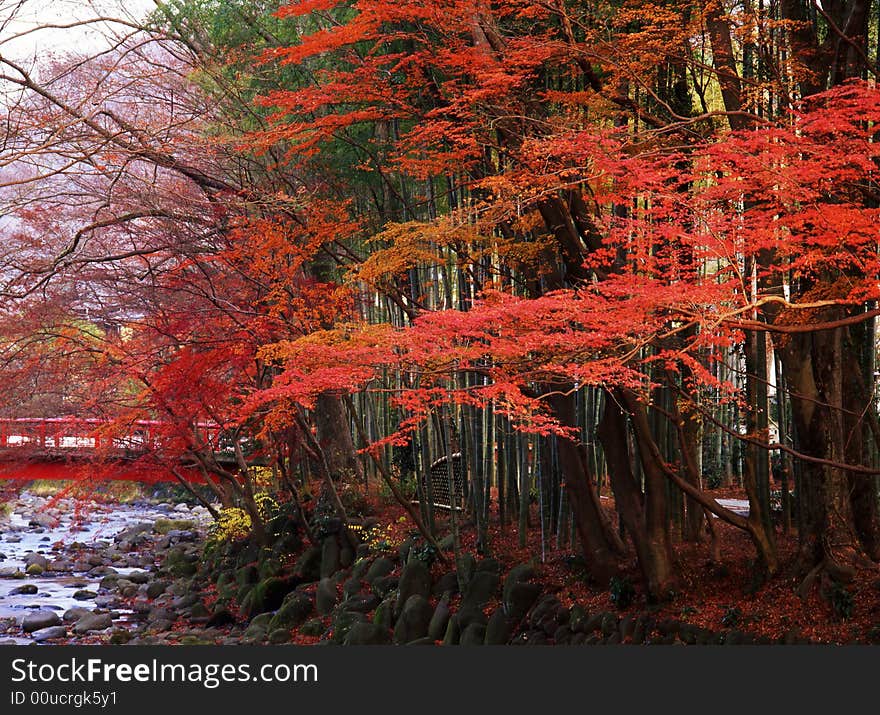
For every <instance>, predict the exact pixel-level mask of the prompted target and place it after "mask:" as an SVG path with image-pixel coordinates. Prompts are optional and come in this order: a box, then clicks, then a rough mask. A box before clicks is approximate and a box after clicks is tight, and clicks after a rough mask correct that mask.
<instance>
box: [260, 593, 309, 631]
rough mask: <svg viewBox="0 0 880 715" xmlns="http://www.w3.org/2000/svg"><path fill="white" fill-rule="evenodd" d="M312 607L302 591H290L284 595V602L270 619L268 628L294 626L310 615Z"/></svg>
mask: <svg viewBox="0 0 880 715" xmlns="http://www.w3.org/2000/svg"><path fill="white" fill-rule="evenodd" d="M313 609H314V604H313V603H312V600H311V599H310V598H309V597H308V596H306V595H305V594H302V593H296V592H293V593H290V594H288V595H287V597H285V599H284V603H282V604H281V608H279V609H278V610H277V611H276V612H275V615H274V616H273V617H272V620H271V621H270V623H269V630H270V631H271V630H274V629H277V628H286V629H287V630H290V629H291V628H296V627H297V626H299V625H300V624H302V623H304V622H305V620H306V619H307V618H308V617H309V615H311V613H312V610H313Z"/></svg>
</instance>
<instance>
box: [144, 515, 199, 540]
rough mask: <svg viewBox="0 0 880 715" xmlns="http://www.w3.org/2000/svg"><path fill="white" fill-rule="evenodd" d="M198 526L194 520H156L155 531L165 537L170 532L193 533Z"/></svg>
mask: <svg viewBox="0 0 880 715" xmlns="http://www.w3.org/2000/svg"><path fill="white" fill-rule="evenodd" d="M198 525H199V524H198V522H197V521H195V520H194V519H156V522H155V523H154V524H153V531H155V532H156V533H157V534H162V535H163V536H164V535H166V534H167V533H168V532H169V531H192V530H193V529H195V528H196V527H197V526H198Z"/></svg>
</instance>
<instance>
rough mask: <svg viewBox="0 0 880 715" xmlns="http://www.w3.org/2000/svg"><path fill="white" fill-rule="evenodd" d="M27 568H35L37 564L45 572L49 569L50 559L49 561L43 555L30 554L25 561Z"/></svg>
mask: <svg viewBox="0 0 880 715" xmlns="http://www.w3.org/2000/svg"><path fill="white" fill-rule="evenodd" d="M24 564H25V566H33V565H34V564H37V565H38V566H39V567H40V568H41V569H42V570H43V571H45V570H46V569H47V568H49V559H47V558H46V557H45V556H43V554H38V553H31V554H28V555H27V556H26V557H25V559H24Z"/></svg>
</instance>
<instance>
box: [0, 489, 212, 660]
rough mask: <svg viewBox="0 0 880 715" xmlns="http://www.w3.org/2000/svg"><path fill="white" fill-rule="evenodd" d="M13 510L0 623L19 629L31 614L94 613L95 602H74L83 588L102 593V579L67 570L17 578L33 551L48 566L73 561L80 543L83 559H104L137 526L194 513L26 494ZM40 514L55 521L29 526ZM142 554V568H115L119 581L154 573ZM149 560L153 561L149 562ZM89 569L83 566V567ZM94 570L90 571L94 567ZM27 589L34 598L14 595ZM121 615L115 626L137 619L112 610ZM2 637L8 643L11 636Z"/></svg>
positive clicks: (0, 580)
mask: <svg viewBox="0 0 880 715" xmlns="http://www.w3.org/2000/svg"><path fill="white" fill-rule="evenodd" d="M12 508H13V511H12V513H11V514H10V515H9V517H8V518H6V519H3V520H0V553H2V554H3V555H4V556H5V559H3V560H0V619H9V618H12V619H15V620H16V621H17V622H18V623H19V624H20V623H21V621H22V620H23V619H24V617H25V616H26V615H27V613H28V612H29V611H31V610H32V609H40V608H42V609H50V610H54V611H57V612H58V615H59V616H61V615H62V614H63V613H64V611H66V610H68V609H70V608H74V607H81V608H87V609H89V610H93V609H95V608H96V607H97V604H96V602H95V599H94V598H89V599H84V600H83V599H79V600H78V599H75V598H74V597H73V595H74V593H76V592H77V591H79V590H81V589H86V590H89V591H93V592H95V593H97V592H98V589H99V583H100V581H101V579H102V578H103V577H104V575H105V574H104V573H102V574H100V575H88V574H87V573H86V571H82V570H80V571H76V570H74V571H72V572H71V571H66V572H59V573H53V572H51V571H47V572H45V573H43V574H42V575H39V576H27V577H26V578H13V577H11V576H10V574H11V573H14V572H15V571H22V572H24V571H25V570H26V563H25V560H26V559H27V557H28V556H29V555H30V554H32V553H33V552H38V553H40V554H42V555H43V556H45V557H46V558H47V559H48V560H49V562H50V563H51V562H52V561H55V560H56V559H59V560H60V559H63V560H66V561H71V562H75V561H76V560H77V554H76V552H75V549H76V545H77V544H82V545H83V547H84V551H83V555H84V556H88V555H89V554H94V553H97V554H99V555H100V554H101V552H102V551H103V550H104V549H105V548H106V547H108V546H109V545H110V544H112V543H113V540H114V537H115V536H116V535H117V534H119V533H120V532H121V531H123V530H125V529H127V528H129V527H131V526H135V525H137V524H142V523H149V524H151V525H152V523H153V522H155V520H156V519H159V518H163V517H165V518H168V517H169V516H170V517H173V518H187V519H190V518H193V517H196V516H197V514H196V513H191V512H189V511H186V512H178V511H176V510H174V509H173V507H172V506H171V505H168V504H161V505H150V504H143V503H140V504H102V503H97V502H82V501H80V502H77V501H75V500H73V499H63V500H58V501H56V502H51V503H50V502H49V501H48V500H46V499H43V498H41V497H36V496H33V495H30V494H28V493H23V494H22V495H20V497H19V498H18V499H17V500H15V501H14V502H13V503H12ZM39 514H43V515H51V516H53V517H56V519H55V522H56V523H55V524H54V525H52V526H42V527H36V526H32V525H29V522H30V521H31V520H32V519H33V518H34V517H35V516H36V515H39ZM142 559H144V557H143V555H138V554H135V553H132V554H130V555H129V558H128V560H129V563H131V562H132V561H137V563H139V564H140V565H126V566H122V565H116V564H115V563H114V564H113V565H111V566H110V567H109V568H112V569H113V571H115V572H116V573H118V574H119V575H121V576H125V575H128V574H130V573H131V572H132V571H138V570H150V568H151V566H152V563H151V562H150V563H148V562H146V560H142ZM147 559H149V557H147ZM82 565H85V564H81V566H82ZM90 568H91V567H90ZM25 584H33V585H34V586H36V587H37V589H38V591H37V593H36V594H13V593H11V592H12V591H14V590H15V589H16V588H18V587H20V586H23V585H25ZM112 610H113V611H114V612H115V613H116V614H118V615H119V618H118V620H117V619H116V618H114V626H124V625H125V623H126V622H132V621H134V620H136V616H135V614H132V612H131V611H127V610H125V609H121V608H114V609H112ZM0 638H2V639H5V640H9V639H10V636H2V635H0ZM12 639H14V640H15V641H17V642H20V643H29V642H32V641H31V640H30V638H28V637H27V636H26V635H25V636H20V637H18V636H12Z"/></svg>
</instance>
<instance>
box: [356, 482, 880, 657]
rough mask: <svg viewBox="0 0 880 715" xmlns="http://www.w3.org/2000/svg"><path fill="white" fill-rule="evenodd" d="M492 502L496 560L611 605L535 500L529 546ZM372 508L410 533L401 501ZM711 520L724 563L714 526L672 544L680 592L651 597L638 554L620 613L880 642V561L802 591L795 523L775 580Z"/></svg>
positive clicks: (559, 591)
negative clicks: (837, 583)
mask: <svg viewBox="0 0 880 715" xmlns="http://www.w3.org/2000/svg"><path fill="white" fill-rule="evenodd" d="M710 494H711V495H712V496H714V497H716V498H726V499H746V495H745V493H744V492H743V491H742V490H741V489H737V488H727V489H718V490H714V491H711V492H710ZM496 504H497V502H495V501H493V503H492V505H493V509H492V512H491V516H490V526H489V530H488V536H489V546H488V550H487V552H486V554H484V555H489V556H492V557H494V558H496V559H497V560H498V561H500V562H501V563H502V565H503V567H505V568H510V567H512V566H514V565H516V564H519V563H524V562H528V561H532V562H533V563H534V564H535V566H536V570H537V574H538V576H537V579H536V580H537V581H540V582H541V583H542V584H543V586H544V589H543V591H544V593H554V594H555V595H556V596H557V597H558V598H559V599H560V601H561V602H562V603H563V604H564V605H566V606H571V605H574V604H575V603H579V604H581V605H582V606H584V607H585V608H586V609H587V610H588V611H589V612H596V611H608V610H615V604H614V603H613V602H612V600H611V591H610V588H609V584H604V583H596V582H595V581H592V580H591V579H590V577H589V574H588V573H587V572H586V570H585V568H584V567H583V563H582V561H581V560H580V559H579V558H578V557H577V555H576V548H574V547H572V545H571V544H569V543H562V544H560V545H557V540H556V535H555V534H552V535H550V536H549V537H546V538H544V540H543V545H542V536H541V529H540V522H539V521H538V517H537V513H538V512H537V505H534V504H533V505H532V508H531V513H530V524H531V526H530V528H528V529H527V538H526V543H525V546H521V545H520V542H519V535H518V531H517V525H516V523H515V520H514V523H508V524H507V526H506V528H504V529H502V528H501V526H500V524H499V523H498V514H497V510H496V509H495V508H494V507H495V506H496ZM602 504H603V506H604V507H605V508H606V511H607V513H608V516H609V520H610V521H611V522H612V523H614V524H616V523H617V517H616V514H615V512H614V503H613V500H612V499H610V498H607V497H603V498H602ZM373 511H374V516H375V517H376V518H378V519H379V521H380V523H381V524H387V525H389V527H388V530H387V533H388V536H389V538H390V539H391V540H392V541H393V540H394V539H395V532H396V536H397V539H398V540H403V538H405V536H406V535H407V534H409V533H411V528H412V525H411V523H409V522H408V520H406V519H405V518H403V510H402V509H401V508H400V507H399V506H398V505H397V504H388V503H385V504H383V505H381V506H377V505H375V503H374V504H373ZM714 523H715V526H716V529H717V532H718V536H719V542H720V552H721V559H720V562H718V563H713V562H712V561H711V558H710V548H709V536H708V530H705V533H704V538H703V541H702V542H700V543H688V542H684V541H676V542H674V543H673V551H674V554H675V559H676V573H677V575H678V590H677V592H676V593H675V595H674V596H673V597H672V598H671V599H670V600H668V601H666V602H663V603H660V604H650V603H648V601H647V599H646V597H645V593H644V589H643V587H642V584H641V582H640V575H639V571H638V564H637V562H636V559H635V556H634V555H632V557H631V558H630V559H629V561H628V562H627V564H626V567H625V570H624V573H623V574H622V575H621V578H623V579H624V580H626V581H628V582H629V583H630V584H631V585H632V586H633V591H634V594H633V598H632V600H631V603H630V604H629V605H627V606H626V607H625V608H619V609H616V610H618V612H619V614H620V615H621V617H622V616H625V615H628V614H632V615H634V616H635V615H636V614H639V613H645V612H650V613H651V614H652V616H653V617H654V618H656V619H657V620H658V621H659V620H663V619H674V620H678V621H681V622H686V623H691V624H693V625H695V626H699V627H702V628H707V629H711V630H719V629H725V628H737V629H739V630H741V631H744V632H749V633H753V634H755V635H756V636H762V635H763V636H768V637H769V638H772V639H774V640H775V639H779V638H781V637H783V636H785V635H786V634H791V633H794V634H797V635H798V636H799V637H801V638H805V639H809V640H810V641H811V642H814V643H835V644H850V643H867V642H880V569H878V570H877V571H876V572H871V571H862V572H860V573H859V574H858V576H857V577H856V579H855V580H854V581H853V582H852V583H850V584H847V585H846V587H845V590H840V589H838V590H837V591H835V592H834V593H831V592H830V591H829V588H828V584H824V585H822V584H820V583H819V582H818V581H817V582H816V584H814V585H813V587H812V588H811V589H810V591H809V592H808V594H807V596H806V597H805V598H801V597H800V596H799V595H798V593H797V591H798V588H799V586H801V584H802V582H803V573H801V572H800V571H798V569H797V568H796V565H795V558H796V554H797V548H798V536H797V533H796V530H794V529H792V530H790V531H789V533H787V534H785V533H783V532H782V530H781V528H779V527H778V526H777V529H776V542H777V549H778V554H779V562H780V569H779V572H778V573H777V574H776V575H775V576H773V577H772V578H769V579H762V578H760V576H759V575H758V574H759V572H758V570H756V568H755V554H756V552H755V549H754V546H753V545H752V542H751V540H750V538H749V536H748V534H746V533H745V532H743V531H741V530H739V529H736V528H734V527H733V526H730V525H728V524H726V523H723V522H721V521H720V520H717V519H716V520H715V522H714ZM438 526H440V533H441V534H443V533H446V532H445V529H444V526H445V524H443V523H440V524H438ZM627 546H628V547H629V546H630V545H629V544H627ZM461 548H462V551H471V552H472V553H476V532H475V529H474V526H473V522H471V521H468V520H463V521H462V523H461ZM630 548H631V547H630ZM835 604H836V607H835Z"/></svg>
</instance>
